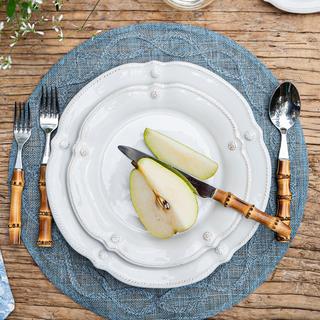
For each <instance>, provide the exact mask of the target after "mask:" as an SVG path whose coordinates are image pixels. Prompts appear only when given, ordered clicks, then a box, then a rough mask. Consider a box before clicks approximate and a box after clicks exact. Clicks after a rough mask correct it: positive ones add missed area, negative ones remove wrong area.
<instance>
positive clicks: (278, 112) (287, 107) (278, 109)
mask: <svg viewBox="0 0 320 320" xmlns="http://www.w3.org/2000/svg"><path fill="white" fill-rule="evenodd" d="M300 107H301V103H300V96H299V92H298V90H297V88H296V87H295V86H294V84H293V83H291V82H288V81H286V82H283V83H281V84H280V86H279V87H278V88H277V89H276V90H275V92H274V94H273V96H272V99H271V101H270V106H269V116H270V119H271V121H272V123H273V124H274V125H275V126H276V127H277V128H278V129H279V130H280V131H281V132H283V131H284V132H286V131H287V130H289V129H290V128H291V127H292V126H293V125H294V124H295V122H296V120H297V118H298V117H299V115H300Z"/></svg>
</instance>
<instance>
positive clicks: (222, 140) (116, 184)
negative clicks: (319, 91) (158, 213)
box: [67, 83, 264, 268]
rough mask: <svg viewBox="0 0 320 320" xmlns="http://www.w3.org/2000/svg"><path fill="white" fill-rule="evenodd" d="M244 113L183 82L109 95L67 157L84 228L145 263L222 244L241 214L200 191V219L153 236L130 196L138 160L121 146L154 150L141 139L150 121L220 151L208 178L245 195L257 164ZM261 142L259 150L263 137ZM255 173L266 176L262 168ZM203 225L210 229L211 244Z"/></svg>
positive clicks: (170, 262) (180, 259) (176, 261)
mask: <svg viewBox="0 0 320 320" xmlns="http://www.w3.org/2000/svg"><path fill="white" fill-rule="evenodd" d="M243 116H245V115H243V114H241V113H240V114H238V117H237V120H236V119H234V118H233V117H232V116H231V114H230V113H229V111H228V110H226V109H225V108H224V107H223V106H222V105H220V104H219V103H218V102H216V101H215V100H214V99H213V98H211V97H210V96H208V95H207V94H204V93H202V92H200V91H199V90H196V89H193V88H192V87H189V86H186V85H182V84H178V83H175V84H156V83H155V84H152V85H147V86H133V87H128V88H125V89H122V90H120V91H118V92H116V93H114V94H112V95H110V96H108V97H107V98H106V99H105V100H104V101H102V102H101V103H100V104H99V105H98V106H97V107H96V108H94V110H93V111H92V112H91V113H90V114H89V116H88V117H87V118H86V120H85V121H84V123H83V125H82V128H81V130H80V133H79V138H78V140H77V143H76V144H75V146H74V152H73V157H72V159H71V161H70V165H69V171H68V178H67V184H68V190H69V196H70V199H71V203H72V206H73V209H74V212H75V213H76V215H77V217H78V219H79V221H80V223H81V225H82V226H83V228H84V229H85V230H86V231H87V232H88V233H89V234H90V235H91V236H93V237H94V238H95V239H97V240H99V241H101V242H102V243H104V245H105V246H106V247H107V249H108V250H112V251H116V252H117V253H118V254H120V255H121V256H122V257H123V258H124V259H127V260H128V261H129V262H131V263H135V264H138V265H142V266H146V267H162V268H163V267H172V266H176V265H180V264H184V263H187V262H191V261H192V260H194V259H197V258H198V257H199V256H200V255H201V254H203V252H205V251H207V250H209V249H213V248H216V247H217V246H218V245H219V243H220V242H221V241H222V239H224V238H225V237H227V236H228V235H229V234H230V232H232V231H233V230H234V229H235V227H236V225H237V223H238V222H239V220H240V217H241V216H240V215H239V214H238V213H236V212H235V211H234V210H232V209H229V208H228V209H226V208H224V207H223V206H221V205H218V204H217V203H216V202H215V201H212V200H211V199H201V198H199V216H198V221H197V223H196V224H195V225H194V226H193V227H192V228H191V229H190V230H188V231H187V232H184V233H180V234H178V235H176V236H174V237H172V238H170V239H167V240H163V239H158V238H155V237H153V236H151V235H150V234H149V233H148V232H147V231H146V230H145V228H144V227H143V226H142V225H141V223H140V221H139V219H138V217H137V214H136V213H135V211H134V208H133V206H132V203H131V200H130V193H129V174H130V171H131V170H132V168H133V167H132V165H131V164H130V161H129V159H128V158H126V157H125V156H124V155H123V154H122V153H121V152H120V151H119V150H118V148H117V146H118V145H120V144H124V145H129V146H134V147H136V148H138V149H140V150H144V151H145V152H148V149H147V148H146V147H145V145H144V142H143V132H144V129H145V127H146V126H149V127H151V128H153V129H156V130H160V131H161V132H164V133H166V134H168V135H170V136H171V137H173V138H175V139H178V140H179V141H181V142H183V143H185V144H187V145H189V146H191V147H193V148H194V149H196V150H197V151H199V152H201V153H203V154H205V155H207V156H208V157H210V158H213V159H215V160H216V161H217V162H218V163H219V169H218V172H217V174H216V175H215V176H214V178H212V179H211V181H209V182H211V183H214V184H215V185H219V186H220V187H221V188H223V189H225V190H231V189H232V190H233V192H234V193H236V194H237V195H239V196H240V197H241V198H242V199H247V197H248V195H249V194H250V186H251V181H252V171H251V170H252V169H251V164H250V161H249V157H248V154H247V152H246V147H245V145H244V142H243V141H242V140H241V138H240V133H239V128H238V126H237V124H236V123H237V121H238V122H239V121H241V118H242V117H243ZM230 142H234V143H235V144H236V145H237V148H236V149H235V150H232V151H231V150H230V149H229V148H228V144H229V143H230ZM255 146H256V150H255V153H259V151H260V150H259V149H260V147H259V145H258V144H255ZM149 153H150V151H149ZM251 156H253V154H252V155H251ZM253 174H254V175H255V178H256V179H258V180H260V178H261V175H262V176H263V175H264V172H261V171H259V170H256V172H254V173H253ZM258 205H259V204H258ZM205 233H210V234H211V238H212V244H211V246H210V247H209V246H208V245H207V242H206V241H205V240H204V238H203V235H204V234H205ZM230 249H231V248H230ZM224 254H225V255H227V254H228V252H225V253H224Z"/></svg>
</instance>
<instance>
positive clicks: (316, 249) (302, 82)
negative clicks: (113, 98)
mask: <svg viewBox="0 0 320 320" xmlns="http://www.w3.org/2000/svg"><path fill="white" fill-rule="evenodd" d="M48 3H49V1H48ZM50 4H51V1H50ZM94 4H95V1H93V0H91V1H88V0H74V1H70V2H69V1H66V0H65V4H64V7H63V12H62V13H63V14H64V22H63V24H62V25H63V28H64V33H65V40H64V41H63V42H58V41H57V40H56V34H55V32H54V31H53V30H51V29H50V27H49V25H48V26H47V31H46V33H45V36H44V37H43V38H42V37H32V38H29V39H27V40H26V41H23V42H21V43H20V44H19V46H18V47H17V48H16V49H15V50H14V54H13V58H14V62H15V65H14V66H13V69H12V70H10V71H4V72H3V71H0V108H1V109H0V111H1V116H0V201H1V206H0V208H1V210H0V243H1V250H2V253H3V256H4V260H5V265H6V268H7V271H8V276H9V280H10V284H11V287H12V290H13V295H14V297H15V301H16V309H15V311H14V312H13V313H12V315H11V316H10V317H9V318H10V319H12V320H13V319H15V320H18V319H19V320H21V319H24V320H27V319H61V320H68V319H76V320H81V319H85V320H92V319H100V317H98V316H96V315H94V314H93V313H91V312H89V311H87V310H85V309H83V308H81V306H79V305H78V304H76V303H74V302H73V301H72V300H71V299H69V298H68V297H66V296H65V295H63V294H62V293H60V292H59V291H58V290H57V289H55V287H54V286H53V285H52V284H51V283H49V281H48V280H47V279H46V278H45V277H44V276H43V274H42V273H41V272H40V270H39V268H38V267H37V265H36V264H35V263H34V262H33V260H32V258H31V257H30V255H29V254H28V252H27V250H26V249H25V248H24V246H23V245H21V246H19V247H11V246H9V245H8V236H7V220H8V214H9V197H8V188H7V183H6V181H7V167H8V156H9V151H10V143H11V138H12V117H13V103H14V101H23V100H24V99H27V97H28V96H29V95H30V93H31V92H32V91H33V89H34V87H35V85H36V84H37V83H38V81H39V80H40V78H41V77H42V76H43V75H44V74H45V73H46V72H47V71H48V69H49V68H50V67H51V66H52V65H53V64H54V63H55V62H57V61H58V59H59V58H61V57H62V56H63V55H64V54H65V53H67V52H68V51H69V50H71V49H72V48H74V47H75V46H76V45H78V44H80V43H81V42H83V41H84V40H86V39H88V38H90V37H91V36H92V35H93V34H94V33H95V31H96V30H99V29H102V30H107V29H110V28H115V27H119V26H123V25H128V24H131V23H139V22H145V21H148V22H151V21H172V22H181V23H191V24H193V25H198V26H204V27H207V28H208V29H210V30H215V31H218V32H220V33H222V34H224V35H226V36H228V37H230V38H232V39H234V40H235V41H237V42H238V43H239V44H241V45H243V46H244V47H246V48H247V49H248V50H250V51H251V52H253V53H254V54H255V55H256V56H258V58H260V59H261V60H262V61H263V62H264V63H265V64H266V65H267V66H268V67H269V68H270V69H271V70H272V71H273V73H274V74H275V75H276V76H277V77H278V78H279V79H280V80H292V81H294V82H295V83H296V85H297V86H298V88H299V90H300V92H301V97H302V117H301V119H302V125H303V128H304V133H305V137H306V142H307V145H308V151H309V162H310V169H309V170H310V171H309V172H310V184H309V198H308V203H307V206H306V210H305V216H304V219H303V223H302V225H301V227H300V228H299V232H298V235H297V236H296V238H295V239H294V241H293V242H292V244H291V247H290V249H289V251H288V252H287V254H286V256H285V257H284V258H283V259H282V260H281V262H280V263H279V265H278V267H277V268H276V270H274V272H273V273H272V275H271V276H270V278H269V280H268V281H266V282H265V283H264V284H263V285H262V286H261V287H260V288H258V289H257V290H256V292H255V293H253V294H251V295H250V296H249V297H247V299H245V300H244V301H242V302H241V303H240V304H239V305H238V306H235V307H234V308H232V309H231V310H228V311H226V312H223V313H221V314H219V315H218V316H216V317H215V319H220V320H222V319H237V320H239V319H246V320H249V319H259V320H260V319H264V320H267V319H277V320H278V319H305V320H307V319H320V207H319V205H320V166H319V163H320V23H319V22H320V14H318V15H317V14H314V15H292V14H286V13H281V12H280V11H278V10H277V9H275V8H273V7H272V6H270V5H268V4H266V3H265V2H263V1H262V0H237V1H234V0H216V1H214V3H213V4H212V5H211V6H210V7H208V8H207V9H205V10H202V11H198V12H178V11H175V10H173V9H171V8H170V7H168V6H166V5H165V4H163V3H162V1H161V0H121V1H119V0H108V1H107V0H105V1H101V2H100V3H99V4H98V6H97V8H96V11H95V12H94V13H93V14H92V15H91V17H90V19H89V21H88V22H87V24H86V28H85V29H84V30H82V31H78V30H77V26H81V25H82V24H83V22H84V21H85V20H86V18H87V17H88V15H89V13H90V11H91V10H92V8H93V6H94ZM47 7H48V8H50V10H51V11H52V10H53V8H52V7H51V5H50V6H49V5H48V6H47ZM1 20H4V11H3V10H2V11H0V21H1ZM0 41H1V42H0V55H1V53H3V52H4V50H7V47H8V41H7V40H3V39H1V40H0Z"/></svg>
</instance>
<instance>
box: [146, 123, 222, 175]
mask: <svg viewBox="0 0 320 320" xmlns="http://www.w3.org/2000/svg"><path fill="white" fill-rule="evenodd" d="M144 141H145V143H146V145H147V146H148V148H149V149H150V150H151V151H152V153H153V154H154V155H155V156H156V157H157V158H158V159H159V160H161V161H163V162H166V163H168V164H169V165H171V166H173V167H175V168H177V169H180V170H182V171H184V172H186V173H188V174H190V175H192V176H194V177H196V178H198V179H202V180H206V179H208V178H210V177H212V176H213V175H214V174H215V173H216V171H217V169H218V164H217V163H216V162H215V161H213V160H211V159H209V158H208V157H206V156H204V155H202V154H201V153H199V152H197V151H195V150H193V149H191V148H190V147H188V146H186V145H185V144H182V143H180V142H178V141H176V140H174V139H172V138H170V137H168V136H166V135H164V134H162V133H160V132H158V131H156V130H152V129H149V128H146V129H145V130H144Z"/></svg>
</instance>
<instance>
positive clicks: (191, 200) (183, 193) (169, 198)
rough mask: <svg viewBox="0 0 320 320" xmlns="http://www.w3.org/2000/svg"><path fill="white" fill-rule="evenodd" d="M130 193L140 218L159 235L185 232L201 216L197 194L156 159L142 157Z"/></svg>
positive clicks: (153, 233)
mask: <svg viewBox="0 0 320 320" xmlns="http://www.w3.org/2000/svg"><path fill="white" fill-rule="evenodd" d="M130 195H131V200H132V203H133V206H134V208H135V211H136V212H137V214H138V216H139V219H140V221H141V222H142V224H143V225H144V227H145V228H146V229H147V231H148V232H150V233H151V234H152V235H153V236H155V237H157V238H162V239H167V238H170V237H172V236H173V235H174V234H175V233H177V232H184V231H186V230H188V229H189V228H190V227H191V226H192V225H193V224H194V223H195V222H196V220H197V217H198V202H197V197H196V195H195V194H194V193H193V192H192V190H191V189H190V187H189V186H188V184H187V183H186V182H185V181H184V180H183V179H182V178H180V177H179V176H178V175H176V174H175V173H174V172H172V171H171V170H169V169H167V168H165V167H164V166H162V165H161V164H159V163H158V162H156V161H154V160H152V159H149V158H143V159H140V160H139V161H138V163H137V169H134V170H133V171H132V172H131V174H130Z"/></svg>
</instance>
